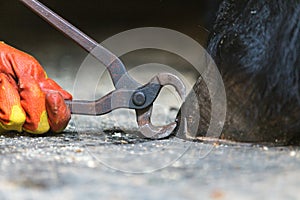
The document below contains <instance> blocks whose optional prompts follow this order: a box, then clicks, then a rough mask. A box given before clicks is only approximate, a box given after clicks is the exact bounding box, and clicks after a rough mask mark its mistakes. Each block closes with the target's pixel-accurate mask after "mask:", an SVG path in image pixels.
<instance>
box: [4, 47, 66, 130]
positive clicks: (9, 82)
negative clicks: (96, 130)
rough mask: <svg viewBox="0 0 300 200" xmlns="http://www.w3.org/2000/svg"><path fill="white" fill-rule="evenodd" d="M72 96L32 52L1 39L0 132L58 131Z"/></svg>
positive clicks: (62, 126)
mask: <svg viewBox="0 0 300 200" xmlns="http://www.w3.org/2000/svg"><path fill="white" fill-rule="evenodd" d="M64 99H68V100H71V99H72V96H71V95H70V94H69V93H68V92H66V91H65V90H63V89H62V88H61V87H60V86H59V85H58V84H57V83H55V82H54V81H53V80H52V79H50V78H47V75H46V72H45V71H44V70H43V68H42V66H41V65H40V64H39V63H38V61H37V60H35V59H34V58H33V57H32V56H30V55H28V54H26V53H24V52H21V51H19V50H17V49H15V48H13V47H11V46H8V45H6V44H4V43H3V42H0V132H5V131H10V130H14V131H18V132H21V131H26V132H29V133H34V134H42V133H45V132H48V131H49V130H51V131H53V132H61V131H63V129H64V128H65V127H66V126H67V124H68V122H69V120H70V118H71V113H70V110H69V108H68V107H67V105H66V104H65V102H64Z"/></svg>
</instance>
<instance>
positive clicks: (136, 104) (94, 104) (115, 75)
mask: <svg viewBox="0 0 300 200" xmlns="http://www.w3.org/2000/svg"><path fill="white" fill-rule="evenodd" d="M20 1H21V2H22V3H23V4H25V5H26V6H27V7H29V8H30V9H31V10H33V11H34V12H35V13H37V14H38V15H39V16H41V17H42V18H43V19H44V20H45V21H47V22H48V23H50V24H51V25H52V26H54V27H55V28H56V29H58V30H59V31H61V32H63V33H64V34H65V35H66V36H68V37H69V38H71V39H72V40H74V41H75V42H76V43H77V44H79V45H80V46H81V47H83V48H84V49H85V50H86V51H88V52H89V53H91V54H92V55H93V56H94V57H95V58H96V59H97V60H99V61H100V62H101V63H102V64H104V66H106V68H107V70H108V71H109V73H110V76H111V79H112V81H113V84H114V86H115V88H116V89H115V90H114V91H112V92H110V93H109V94H107V95H105V96H104V97H102V98H100V99H98V100H96V101H85V100H73V101H66V103H67V105H68V106H69V107H70V110H71V113H72V114H81V115H103V114H106V113H109V112H111V111H113V110H115V109H118V108H129V109H135V111H136V117H137V122H138V125H139V131H140V132H141V133H142V134H143V135H144V136H145V137H147V138H153V139H160V138H164V137H167V136H169V135H170V134H171V133H172V132H173V130H174V129H175V128H176V126H177V123H176V122H173V123H170V124H168V125H165V126H154V125H153V124H152V123H151V120H150V118H151V114H152V107H153V102H154V101H155V100H156V98H157V96H158V94H159V92H160V90H161V89H162V87H163V86H165V85H172V86H174V88H175V89H176V91H177V92H178V94H179V96H180V97H181V99H182V100H183V101H184V100H185V96H186V89H185V86H184V84H183V82H182V81H181V80H180V79H179V78H178V77H177V76H175V75H173V74H170V73H160V74H157V75H156V76H154V77H153V78H152V79H151V80H150V81H149V83H147V84H145V85H141V84H140V83H138V82H136V81H135V80H134V79H133V78H132V77H131V76H130V75H129V74H128V72H127V70H126V68H125V66H124V64H123V63H122V61H121V60H120V59H119V58H118V57H117V56H116V55H114V54H113V53H112V52H110V51H109V50H108V49H106V48H104V47H103V46H101V45H100V44H98V43H97V42H96V41H94V40H93V39H91V38H90V37H88V36H87V35H85V34H84V33H83V32H81V31H80V30H79V29H77V28H76V27H74V26H73V25H72V24H70V23H69V22H67V21H66V20H64V19H63V18H62V17H60V16H59V15H57V14H56V13H54V12H53V11H52V10H50V9H49V8H47V7H46V6H45V5H43V4H42V3H40V2H39V1H37V0H20Z"/></svg>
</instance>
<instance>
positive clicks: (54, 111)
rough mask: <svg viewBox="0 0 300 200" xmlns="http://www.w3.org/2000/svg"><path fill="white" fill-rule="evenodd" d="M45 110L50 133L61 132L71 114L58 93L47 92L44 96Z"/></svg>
mask: <svg viewBox="0 0 300 200" xmlns="http://www.w3.org/2000/svg"><path fill="white" fill-rule="evenodd" d="M46 109H47V113H48V120H49V124H50V127H51V131H53V132H56V133H58V132H62V131H63V130H64V129H65V127H66V126H67V125H68V123H69V121H70V119H71V112H70V109H69V107H68V106H67V105H66V103H65V101H64V99H63V97H62V96H61V94H60V93H59V92H57V91H52V92H48V94H47V95H46Z"/></svg>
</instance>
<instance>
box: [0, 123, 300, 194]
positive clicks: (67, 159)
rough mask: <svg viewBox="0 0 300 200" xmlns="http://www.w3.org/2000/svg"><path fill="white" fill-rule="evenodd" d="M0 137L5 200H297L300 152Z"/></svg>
mask: <svg viewBox="0 0 300 200" xmlns="http://www.w3.org/2000/svg"><path fill="white" fill-rule="evenodd" d="M72 130H73V129H72V127H69V128H68V130H67V132H66V133H63V134H60V135H56V136H52V135H48V136H46V137H36V136H30V135H12V134H5V135H2V136H1V137H0V154H1V157H0V170H1V173H0V198H1V199H17V198H18V199H93V198H95V199H100V198H101V199H298V198H299V190H298V188H299V185H300V168H299V166H300V152H299V148H298V147H266V146H253V145H249V144H234V145H231V144H226V143H223V144H222V143H221V144H216V143H212V142H205V143H203V142H190V141H183V140H181V139H178V138H175V137H173V138H169V139H165V140H159V141H151V140H145V139H139V138H137V137H135V136H132V135H128V134H123V133H122V134H121V133H119V132H114V133H108V132H105V133H104V132H102V131H101V132H99V130H98V131H95V130H85V131H84V132H81V130H76V131H77V132H73V131H72Z"/></svg>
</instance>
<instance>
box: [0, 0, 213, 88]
mask: <svg viewBox="0 0 300 200" xmlns="http://www.w3.org/2000/svg"><path fill="white" fill-rule="evenodd" d="M41 2H42V3H44V4H45V5H47V6H48V7H50V8H51V9H52V10H54V11H55V12H56V13H58V14H59V15H61V16H62V17H63V18H65V19H67V20H68V21H69V22H71V23H72V24H73V25H75V26H76V27H78V28H79V29H81V30H82V31H83V32H85V33H86V34H87V35H89V36H91V37H92V38H94V39H95V40H96V41H98V42H102V41H104V40H105V39H107V38H109V37H111V36H113V35H115V34H117V33H120V32H122V31H126V30H130V29H133V28H139V27H163V28H169V29H173V30H176V31H179V32H181V33H184V34H186V35H188V36H190V37H191V38H193V39H194V40H196V41H197V42H199V43H200V44H201V45H203V46H205V43H206V40H207V36H208V34H209V29H210V27H211V24H212V21H213V17H214V13H215V11H216V9H217V2H218V0H211V1H208V0H202V1H199V0H198V1H197V0H192V1H189V0H186V1H182V0H143V1H141V0H130V1H124V0H110V1H99V0H85V1H81V0H73V1H58V0H56V1H55V0H41ZM0 26H1V29H0V30H1V33H0V40H2V41H4V42H6V43H8V44H10V45H12V46H14V47H16V48H19V49H21V50H23V51H26V52H28V53H30V54H32V55H33V56H34V57H36V58H37V59H38V60H39V61H40V62H41V64H42V65H43V66H44V68H45V69H46V71H47V73H48V75H49V76H50V77H52V78H53V79H55V80H56V81H58V82H59V84H61V85H62V86H63V87H64V88H66V89H70V88H71V87H72V85H73V82H74V78H75V76H76V72H77V71H78V68H79V67H80V65H81V63H82V62H83V60H84V59H85V58H86V56H87V53H86V52H85V51H84V50H83V49H81V48H80V47H79V46H78V45H76V44H75V43H74V42H73V41H71V40H70V39H68V38H66V37H65V36H64V35H63V34H61V33H60V32H58V31H57V30H55V29H54V28H53V27H51V26H50V25H49V24H48V23H46V22H45V21H44V20H42V19H41V18H40V17H38V16H37V15H36V14H34V13H33V12H31V11H30V10H29V9H28V8H26V7H25V6H24V5H23V4H22V3H21V2H19V1H18V0H10V1H3V0H2V1H1V2H0ZM145 54H149V55H151V58H154V57H157V60H158V62H159V60H162V59H163V60H169V61H171V62H168V65H172V66H174V68H176V66H179V67H177V68H180V69H181V70H183V71H184V70H185V71H189V70H190V68H189V67H182V66H187V65H188V64H187V63H186V62H185V61H184V60H181V59H180V58H176V57H174V56H173V55H170V54H168V53H166V52H161V51H160V52H155V51H148V52H135V53H133V54H130V55H126V56H123V58H122V60H123V61H124V63H125V65H126V67H127V68H128V69H130V68H132V67H134V66H135V65H137V64H141V63H144V62H146V61H141V62H136V61H137V60H139V59H141V58H142V57H143V55H145ZM144 57H145V56H144ZM166 58H167V59H166ZM134 61H135V62H134ZM189 74H191V75H192V76H194V78H197V77H198V74H197V73H194V72H193V70H191V71H190V73H189Z"/></svg>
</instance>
